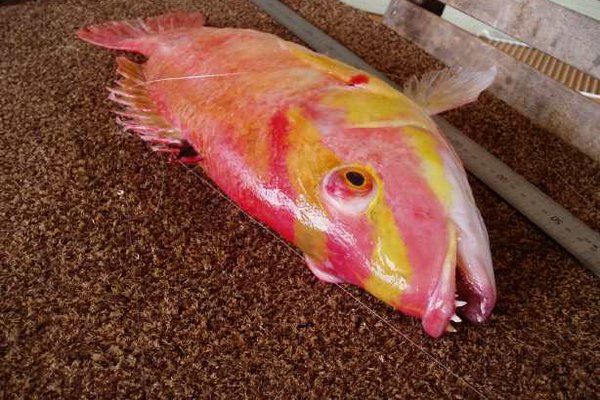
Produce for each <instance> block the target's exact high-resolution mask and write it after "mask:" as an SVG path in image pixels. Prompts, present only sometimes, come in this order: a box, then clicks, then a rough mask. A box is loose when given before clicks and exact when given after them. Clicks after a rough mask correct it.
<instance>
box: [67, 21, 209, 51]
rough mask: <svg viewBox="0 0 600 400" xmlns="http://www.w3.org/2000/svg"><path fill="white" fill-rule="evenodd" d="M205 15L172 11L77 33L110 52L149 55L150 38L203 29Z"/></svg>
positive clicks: (94, 26)
mask: <svg viewBox="0 0 600 400" xmlns="http://www.w3.org/2000/svg"><path fill="white" fill-rule="evenodd" d="M204 21H205V19H204V16H203V15H202V14H201V13H199V12H189V13H186V12H171V13H168V14H163V15H159V16H157V17H151V18H148V19H146V20H143V19H136V20H130V21H116V22H107V23H104V24H98V25H91V26H88V27H86V28H83V29H81V30H80V31H78V32H77V36H79V38H80V39H83V40H85V41H86V42H89V43H92V44H95V45H98V46H102V47H108V48H109V49H118V50H129V51H137V52H141V53H144V54H147V53H148V51H149V50H150V49H151V46H150V47H149V46H148V42H149V41H148V38H149V37H151V36H153V35H157V34H161V33H163V32H168V31H173V30H176V29H182V28H200V27H202V26H203V25H204Z"/></svg>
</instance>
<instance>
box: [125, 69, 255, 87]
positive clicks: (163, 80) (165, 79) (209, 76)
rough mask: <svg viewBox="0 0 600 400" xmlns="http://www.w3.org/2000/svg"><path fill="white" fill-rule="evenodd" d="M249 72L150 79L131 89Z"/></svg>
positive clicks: (240, 73)
mask: <svg viewBox="0 0 600 400" xmlns="http://www.w3.org/2000/svg"><path fill="white" fill-rule="evenodd" d="M249 73H250V72H245V71H244V72H224V73H221V74H202V75H186V76H178V77H172V78H160V79H152V80H150V81H143V82H140V83H138V84H137V85H134V86H133V87H134V88H136V87H139V86H145V85H148V84H150V83H157V82H166V81H182V80H187V79H212V78H221V77H224V76H235V75H245V74H249Z"/></svg>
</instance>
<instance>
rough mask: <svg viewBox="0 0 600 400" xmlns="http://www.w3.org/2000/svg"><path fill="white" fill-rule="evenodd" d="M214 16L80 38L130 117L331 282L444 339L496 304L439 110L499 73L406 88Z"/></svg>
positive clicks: (182, 16)
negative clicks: (107, 59) (110, 71)
mask: <svg viewBox="0 0 600 400" xmlns="http://www.w3.org/2000/svg"><path fill="white" fill-rule="evenodd" d="M205 21H206V20H205V17H204V15H203V14H202V13H200V12H194V11H189V12H185V11H173V12H169V13H166V14H163V15H160V16H155V17H149V18H146V19H135V20H127V21H118V22H105V23H100V24H97V25H92V26H89V27H85V28H83V29H81V30H79V31H78V32H77V36H78V37H79V38H80V39H82V40H84V41H87V42H89V43H92V44H94V45H97V46H101V47H105V48H109V49H115V50H124V51H128V52H133V53H140V54H142V55H143V56H145V57H146V61H145V62H144V63H141V64H140V63H136V62H133V61H131V60H130V59H128V58H127V57H125V56H119V57H118V58H117V60H116V61H117V66H118V67H117V73H118V75H119V78H118V79H117V80H116V82H115V85H114V86H112V87H110V88H109V89H108V90H109V99H110V100H112V101H114V102H116V103H117V104H118V105H119V109H118V110H117V111H116V114H117V122H118V123H119V124H120V125H121V126H122V127H123V129H124V130H126V131H130V132H133V133H135V134H136V135H137V136H139V137H140V138H141V139H142V140H144V141H145V142H147V143H148V144H149V146H150V147H151V148H152V149H153V150H154V151H156V152H159V153H165V154H168V155H169V157H171V158H172V159H174V160H177V161H179V162H181V163H184V164H191V165H199V166H200V167H201V168H202V169H203V171H204V172H205V174H206V175H207V176H208V177H209V178H210V179H211V180H212V181H213V182H214V183H215V184H216V185H217V186H218V187H219V189H220V190H221V191H222V192H223V193H224V194H226V195H227V196H228V197H229V198H230V199H231V200H232V201H233V202H234V203H236V204H237V205H238V206H239V207H240V208H241V209H242V210H244V211H245V212H246V213H248V214H249V215H250V216H252V217H253V218H255V219H257V220H258V221H260V222H261V223H263V224H264V225H266V226H268V227H269V228H270V229H272V230H273V231H275V232H276V233H277V234H279V235H280V236H281V237H282V238H283V239H285V240H286V241H288V242H289V243H291V244H293V245H294V246H295V247H296V248H298V249H299V250H300V251H301V252H302V253H303V255H304V259H305V261H306V265H307V266H308V268H309V269H310V270H311V271H312V273H313V274H314V275H315V276H316V277H317V278H318V279H319V280H321V281H324V282H327V283H335V284H350V285H355V286H357V287H359V288H362V289H364V290H365V291H367V292H368V293H370V294H371V295H373V296H375V297H376V298H378V299H380V300H381V301H383V302H385V303H386V304H388V305H390V306H391V307H393V309H395V310H397V311H399V312H401V313H403V314H405V315H408V316H411V317H416V318H418V319H420V320H421V325H422V327H423V330H424V331H425V332H426V333H427V334H428V335H430V336H431V337H435V338H437V337H440V336H441V335H443V334H444V333H445V332H447V331H455V330H456V329H455V328H454V325H452V323H457V322H460V321H461V317H459V315H458V314H460V315H461V316H462V317H463V318H466V319H468V320H469V321H472V322H475V323H480V322H483V321H485V320H486V319H487V318H488V317H489V316H490V314H491V312H492V310H493V308H494V305H495V302H496V284H495V277H494V269H493V265H492V257H491V253H490V244H489V238H488V234H487V231H486V227H485V224H484V222H483V219H482V216H481V213H480V212H479V210H478V208H477V206H476V203H475V200H474V198H473V195H472V192H471V188H470V186H469V182H468V180H467V175H466V172H465V170H464V168H463V166H462V163H461V161H460V159H459V157H458V156H457V154H456V152H455V151H454V150H453V148H452V146H451V144H450V143H449V142H448V140H447V139H446V138H445V136H444V135H443V133H442V132H441V130H440V128H439V127H438V126H437V125H436V124H435V122H434V121H433V119H432V118H431V116H432V115H434V114H438V113H441V112H444V111H447V110H450V109H453V108H456V107H459V106H461V105H464V104H467V103H471V102H473V101H475V100H476V99H477V98H478V96H479V94H480V93H481V92H482V91H483V90H485V89H486V88H487V87H488V86H489V85H490V84H492V82H493V80H494V77H495V74H496V70H495V68H494V67H492V68H490V69H488V70H484V71H474V70H468V69H453V68H451V69H444V70H440V71H433V72H430V73H426V74H425V75H424V76H423V77H421V78H416V77H414V78H411V79H410V80H408V81H407V83H406V84H405V86H404V90H403V91H399V90H396V89H395V88H393V87H392V86H390V85H389V84H387V83H386V82H385V81H383V80H382V79H381V78H379V77H377V76H374V75H372V74H369V73H367V72H365V71H362V70H359V69H357V68H354V67H352V66H350V65H347V64H344V63H342V62H340V61H337V60H335V59H332V58H330V57H328V56H326V55H323V54H319V53H316V52H313V51H312V50H310V49H308V48H306V47H304V46H302V45H299V44H296V43H293V42H290V41H285V40H283V39H281V38H279V37H277V36H275V35H272V34H269V33H264V32H259V31H255V30H250V29H232V28H216V27H209V26H206V24H205Z"/></svg>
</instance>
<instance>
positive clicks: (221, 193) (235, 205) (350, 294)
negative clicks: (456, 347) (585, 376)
mask: <svg viewBox="0 0 600 400" xmlns="http://www.w3.org/2000/svg"><path fill="white" fill-rule="evenodd" d="M181 165H183V166H184V167H185V169H186V170H187V171H188V172H189V173H191V174H192V175H194V176H195V177H196V178H198V179H199V180H200V181H202V182H203V183H204V184H205V185H207V186H208V187H209V188H210V189H211V190H212V191H213V192H215V193H216V194H217V195H219V196H220V197H222V198H223V199H225V200H226V201H227V202H228V203H230V204H232V205H233V206H234V207H235V208H237V209H238V210H239V211H241V212H242V213H243V214H244V215H246V216H248V217H249V218H250V219H251V220H252V221H254V222H255V223H256V224H257V225H258V226H260V227H261V228H263V229H264V230H265V231H266V232H268V233H269V234H270V235H271V236H273V237H274V238H275V239H276V240H278V241H279V242H280V243H282V244H283V245H285V246H286V247H287V248H288V249H290V250H291V251H292V252H293V253H295V254H296V255H297V256H299V257H300V258H301V259H302V260H304V256H303V254H302V253H300V252H299V251H298V250H297V249H296V248H294V247H292V246H291V245H290V244H289V243H288V242H286V241H285V240H283V239H282V238H281V237H279V236H278V235H277V234H275V233H274V232H273V231H272V230H271V229H269V228H268V227H266V226H265V225H264V224H263V223H262V222H260V221H258V220H257V219H255V218H254V217H253V216H251V215H250V214H248V213H247V212H246V211H244V210H243V209H242V208H241V207H240V206H239V205H238V204H236V203H235V202H234V201H233V200H231V199H230V198H229V197H227V196H226V195H225V194H224V193H223V192H222V191H221V190H219V189H218V188H217V187H215V186H214V185H213V184H212V183H211V182H210V181H208V179H206V178H204V177H203V176H201V175H200V174H199V173H197V172H196V171H194V169H193V168H192V167H190V166H188V165H186V164H181ZM335 285H336V286H337V287H338V288H340V289H341V290H342V291H344V292H345V293H346V294H347V295H349V296H350V297H351V298H352V299H354V301H356V302H357V303H358V304H359V305H360V306H361V307H363V308H365V309H366V310H368V311H369V312H370V313H371V314H373V315H374V316H375V317H377V318H378V319H379V320H381V321H382V322H383V323H384V324H386V325H387V326H388V327H390V328H391V329H392V330H393V331H394V332H395V333H397V334H398V335H400V337H402V338H403V339H404V340H405V341H407V342H408V343H409V344H410V345H411V346H413V347H414V348H416V349H417V350H419V351H420V352H421V353H423V354H425V356H427V358H429V359H431V360H432V361H433V362H435V363H436V364H437V365H438V367H440V368H441V369H442V370H444V371H445V372H447V373H449V374H450V375H452V376H453V377H454V378H456V379H458V380H460V381H462V382H464V383H465V385H466V386H467V387H468V388H469V389H471V390H473V391H474V392H475V393H477V394H478V395H479V396H480V397H481V398H483V399H486V400H487V399H488V397H487V396H486V395H485V394H484V393H482V392H481V391H480V390H479V389H478V388H477V387H476V386H474V385H473V384H471V383H470V382H469V381H468V380H467V379H466V378H463V377H462V376H460V375H458V374H457V373H455V372H454V371H452V370H451V369H450V367H448V366H447V365H446V364H444V363H443V362H442V361H440V360H438V359H437V358H436V357H435V356H434V355H433V354H431V353H429V352H428V351H427V350H425V349H424V348H423V347H422V346H420V345H418V344H417V343H416V342H415V341H413V340H412V339H411V338H410V337H408V335H406V334H405V333H403V332H402V331H400V330H399V329H398V328H396V327H395V326H394V325H393V324H392V323H391V322H389V321H388V320H387V319H386V318H384V317H382V316H381V315H379V314H378V313H377V312H376V311H375V310H373V309H372V308H371V307H369V306H368V305H366V304H365V303H364V302H362V301H361V300H360V299H359V298H358V297H356V296H355V295H353V294H352V293H351V292H350V291H349V290H348V289H346V288H345V287H343V286H342V285H340V284H339V283H335Z"/></svg>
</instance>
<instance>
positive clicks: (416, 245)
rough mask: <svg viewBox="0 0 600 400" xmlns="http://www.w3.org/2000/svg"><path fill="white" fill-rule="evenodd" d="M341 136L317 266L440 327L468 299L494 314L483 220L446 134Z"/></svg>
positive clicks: (394, 131) (430, 327) (323, 189)
mask: <svg viewBox="0 0 600 400" xmlns="http://www.w3.org/2000/svg"><path fill="white" fill-rule="evenodd" d="M364 135H368V136H369V140H368V141H364V140H361V137H363V138H364ZM340 137H341V138H343V142H344V143H341V142H339V143H335V144H334V146H335V147H336V148H337V149H339V150H338V151H339V154H340V159H342V161H341V162H340V164H339V165H337V166H335V167H333V168H331V169H330V170H329V171H328V172H327V173H326V174H325V175H324V176H323V179H322V182H321V185H320V197H321V199H322V203H323V204H324V207H325V208H326V210H327V213H328V215H329V218H330V220H331V226H330V228H329V229H328V233H327V254H328V259H327V262H326V263H325V264H323V263H321V266H323V265H325V266H324V267H322V268H321V269H320V271H321V272H326V273H327V274H329V276H333V277H336V278H337V279H338V281H344V282H349V283H352V284H354V285H356V286H359V287H362V288H364V289H365V290H366V291H368V292H369V293H371V294H372V295H374V296H376V297H377V298H379V299H381V300H382V301H384V302H386V303H387V304H389V305H391V306H392V307H394V308H395V309H397V310H399V311H400V312H402V313H404V314H407V315H411V316H415V317H418V318H420V319H421V320H422V325H423V328H424V330H425V331H426V332H427V333H428V334H429V335H431V336H434V337H438V336H440V335H441V334H442V333H444V332H445V331H447V330H452V329H453V328H452V327H451V325H450V321H460V318H459V317H458V316H457V315H456V311H457V309H456V308H457V305H458V306H462V305H464V302H465V301H466V302H467V305H466V306H465V307H464V308H463V310H464V311H463V312H462V315H464V316H466V317H467V318H469V319H470V320H473V321H477V322H481V321H483V320H484V319H485V318H487V317H488V316H489V314H490V312H491V310H492V308H493V306H494V303H495V296H496V293H495V285H494V277H493V269H492V263H491V257H490V254H489V244H488V238H487V234H486V231H485V226H484V225H483V221H482V219H481V216H480V214H479V211H478V210H477V207H476V206H475V203H474V200H473V197H472V194H471V190H470V188H469V185H468V182H467V179H466V174H465V172H464V169H463V168H462V165H461V164H460V161H459V160H458V158H457V157H456V155H455V154H454V153H453V151H452V150H451V149H450V148H449V146H448V145H447V144H446V143H445V141H444V139H443V138H442V137H441V135H439V134H437V133H435V132H431V131H429V130H427V129H425V128H423V127H416V126H404V127H393V128H375V129H367V130H365V129H350V130H347V131H346V132H344V134H343V135H340ZM457 264H458V268H457ZM313 267H314V265H313ZM314 270H315V268H313V271H314ZM457 271H458V272H457ZM457 279H458V284H457Z"/></svg>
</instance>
